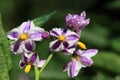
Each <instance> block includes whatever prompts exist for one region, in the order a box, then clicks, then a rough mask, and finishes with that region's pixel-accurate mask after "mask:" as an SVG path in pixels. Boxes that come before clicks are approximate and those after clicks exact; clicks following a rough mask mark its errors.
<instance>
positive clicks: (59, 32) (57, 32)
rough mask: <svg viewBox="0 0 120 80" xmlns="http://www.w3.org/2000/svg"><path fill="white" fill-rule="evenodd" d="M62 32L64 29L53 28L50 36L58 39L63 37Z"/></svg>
mask: <svg viewBox="0 0 120 80" xmlns="http://www.w3.org/2000/svg"><path fill="white" fill-rule="evenodd" d="M62 32H63V29H62V28H53V29H52V30H51V31H50V34H51V35H52V36H55V37H58V36H60V35H62Z"/></svg>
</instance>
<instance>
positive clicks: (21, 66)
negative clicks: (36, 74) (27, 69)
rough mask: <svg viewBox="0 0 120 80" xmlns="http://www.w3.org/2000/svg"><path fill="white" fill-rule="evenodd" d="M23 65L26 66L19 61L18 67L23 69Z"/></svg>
mask: <svg viewBox="0 0 120 80" xmlns="http://www.w3.org/2000/svg"><path fill="white" fill-rule="evenodd" d="M25 65H26V64H25V63H24V62H22V61H21V60H20V62H19V67H20V68H23V67H24V66H25Z"/></svg>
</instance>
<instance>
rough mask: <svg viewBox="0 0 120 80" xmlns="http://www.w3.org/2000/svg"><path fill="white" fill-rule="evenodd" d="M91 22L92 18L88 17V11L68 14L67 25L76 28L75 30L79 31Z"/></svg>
mask: <svg viewBox="0 0 120 80" xmlns="http://www.w3.org/2000/svg"><path fill="white" fill-rule="evenodd" d="M89 22H90V19H89V18H88V19H86V13H85V11H83V12H82V13H81V15H80V16H79V15H77V14H73V15H72V14H68V15H67V16H66V25H67V26H68V27H69V28H71V29H73V30H75V32H77V33H79V32H80V30H82V29H83V28H84V27H85V26H87V25H88V24H89Z"/></svg>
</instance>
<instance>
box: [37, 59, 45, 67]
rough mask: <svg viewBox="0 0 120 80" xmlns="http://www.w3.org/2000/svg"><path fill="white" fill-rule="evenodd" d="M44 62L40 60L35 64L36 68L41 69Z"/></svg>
mask: <svg viewBox="0 0 120 80" xmlns="http://www.w3.org/2000/svg"><path fill="white" fill-rule="evenodd" d="M45 62H46V60H40V61H39V62H38V63H37V67H40V68H41V67H42V66H43V65H44V64H45Z"/></svg>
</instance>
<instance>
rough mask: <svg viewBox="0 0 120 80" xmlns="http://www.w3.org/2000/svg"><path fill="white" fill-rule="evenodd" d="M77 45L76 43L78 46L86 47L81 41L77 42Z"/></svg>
mask: <svg viewBox="0 0 120 80" xmlns="http://www.w3.org/2000/svg"><path fill="white" fill-rule="evenodd" d="M77 45H78V46H79V47H81V48H82V49H87V48H86V46H85V44H84V43H82V42H77Z"/></svg>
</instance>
